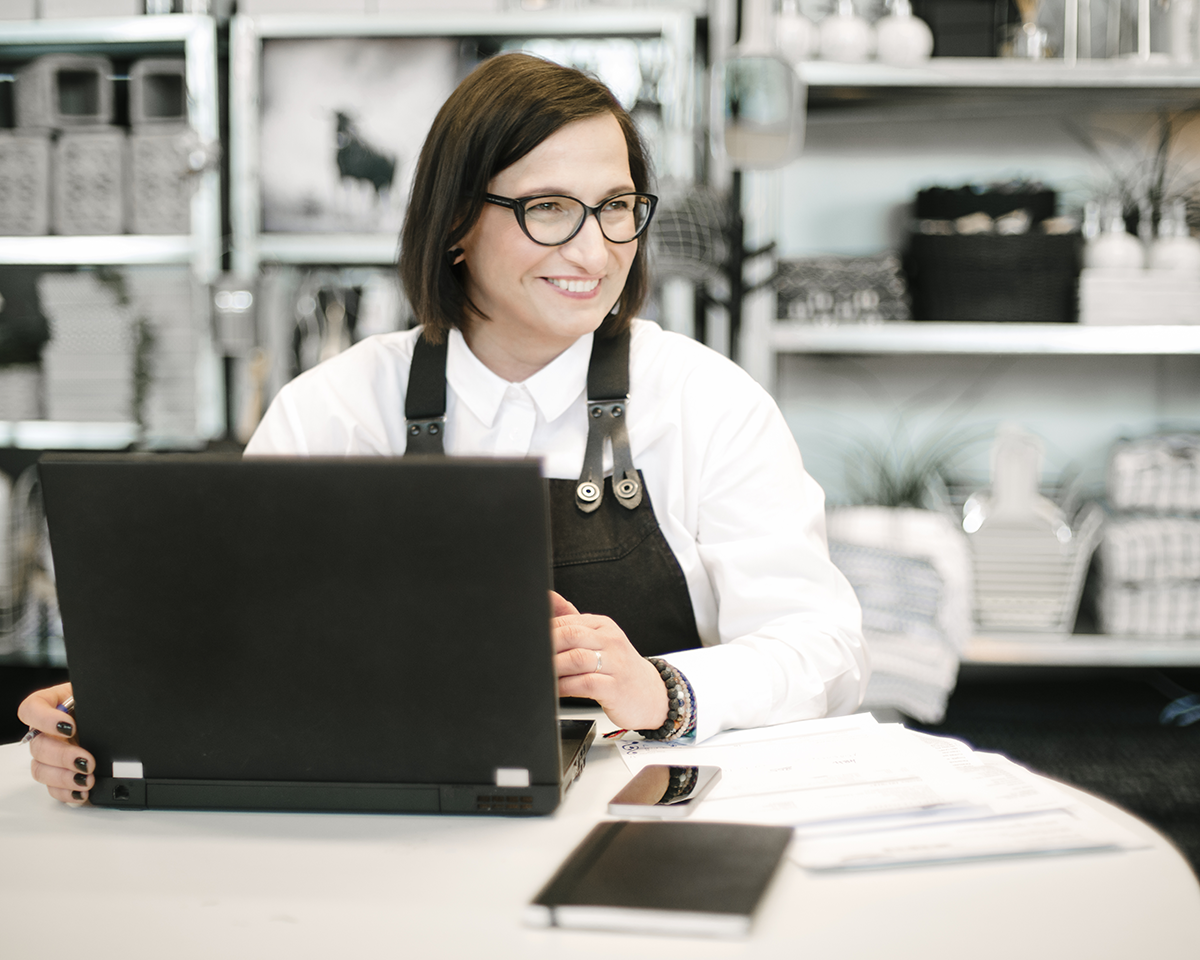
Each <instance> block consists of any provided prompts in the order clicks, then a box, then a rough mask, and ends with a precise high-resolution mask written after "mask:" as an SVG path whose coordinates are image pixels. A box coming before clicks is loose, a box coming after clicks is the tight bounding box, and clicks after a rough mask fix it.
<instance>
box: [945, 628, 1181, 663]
mask: <svg viewBox="0 0 1200 960" xmlns="http://www.w3.org/2000/svg"><path fill="white" fill-rule="evenodd" d="M963 663H970V664H987V665H991V666H1031V667H1032V666H1038V667H1200V637H1194V638H1187V637H1183V638H1174V637H1170V638H1166V637H1110V636H1101V635H1085V634H1036V633H1011V634H1000V633H997V634H990V635H987V636H978V637H972V638H971V639H970V640H969V641H968V643H967V649H966V650H965V652H964V653H963Z"/></svg>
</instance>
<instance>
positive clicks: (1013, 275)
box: [905, 233, 1081, 323]
mask: <svg viewBox="0 0 1200 960" xmlns="http://www.w3.org/2000/svg"><path fill="white" fill-rule="evenodd" d="M1080 255H1081V242H1080V239H1079V237H1078V236H1077V235H1074V234H1071V235H1065V236H1047V235H1045V234H1040V233H1037V234H1023V235H1021V236H1015V237H1003V236H996V235H995V234H976V235H974V236H941V235H926V234H914V235H913V236H912V238H911V240H910V243H909V249H908V256H907V257H906V258H905V270H906V272H907V274H908V281H909V291H910V293H911V294H912V311H913V319H914V320H942V321H952V322H953V321H973V320H987V321H1012V322H1017V323H1070V322H1072V321H1074V320H1076V319H1077V316H1078V297H1077V294H1076V285H1077V282H1078V278H1079V266H1080Z"/></svg>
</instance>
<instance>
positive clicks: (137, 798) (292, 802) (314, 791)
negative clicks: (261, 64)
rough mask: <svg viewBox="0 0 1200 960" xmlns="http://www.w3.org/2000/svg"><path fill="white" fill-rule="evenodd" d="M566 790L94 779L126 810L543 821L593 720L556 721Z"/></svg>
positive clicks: (577, 768) (570, 775)
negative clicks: (460, 816) (421, 815)
mask: <svg viewBox="0 0 1200 960" xmlns="http://www.w3.org/2000/svg"><path fill="white" fill-rule="evenodd" d="M559 729H560V731H561V733H562V741H563V744H562V745H563V763H564V771H563V777H562V786H561V788H560V787H559V785H558V784H531V785H530V786H528V787H497V786H495V785H493V784H440V785H425V784H399V783H314V782H304V781H281V780H172V779H155V778H144V779H143V778H138V779H131V778H128V777H97V778H96V784H95V786H94V787H93V788H92V790H91V793H90V800H91V802H92V804H93V805H95V806H99V807H116V808H124V809H127V810H137V809H142V810H145V809H148V808H149V809H156V810H273V811H282V812H289V811H290V812H295V813H301V812H329V811H336V812H339V813H441V814H491V815H496V814H500V815H503V816H539V815H544V814H547V813H551V812H553V811H554V809H555V808H556V807H557V806H558V804H559V801H560V800H561V799H562V796H563V795H564V794H565V793H566V791H567V789H568V788H569V787H570V785H571V784H572V783H574V782H575V780H576V779H578V777H579V775H580V773H582V772H583V767H584V764H585V763H586V762H587V752H588V748H589V747H590V746H591V744H592V741H593V740H594V739H595V736H596V723H595V721H593V720H566V719H560V720H559Z"/></svg>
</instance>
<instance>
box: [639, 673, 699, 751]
mask: <svg viewBox="0 0 1200 960" xmlns="http://www.w3.org/2000/svg"><path fill="white" fill-rule="evenodd" d="M646 659H647V660H649V661H650V663H652V664H653V665H654V669H655V670H657V671H658V675H659V676H660V677H662V681H663V683H664V684H665V685H666V688H667V719H666V721H665V722H664V723H663V725H662V726H661V727H659V728H658V729H657V730H638V731H637V732H638V733H639V734H641V735H642V736H643V737H645V738H646V739H647V740H674V739H677V738H678V737H686V736H687V735H688V734H690V733H692V732H694V731H695V729H696V702H695V696H694V694H693V693H692V685H691V684H690V683H688V682H687V677H685V676H684V675H683V674H682V673H680V672H679V671H678V670H676V669H675V668H674V667H673V666H671V665H670V664H669V663H667V661H666V660H663V659H660V658H659V657H647V658H646Z"/></svg>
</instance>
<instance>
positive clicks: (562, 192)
mask: <svg viewBox="0 0 1200 960" xmlns="http://www.w3.org/2000/svg"><path fill="white" fill-rule="evenodd" d="M636 190H637V188H636V187H635V186H634V185H633V184H632V183H623V184H621V185H620V186H616V187H609V188H608V190H607V191H605V192H603V193H602V194H601V196H600V199H601V200H607V199H608V198H609V197H615V196H617V195H618V194H622V193H634V192H636ZM514 196H517V197H574V196H575V194H574V193H573V192H572V191H571V190H569V189H566V188H564V187H536V188H532V189H529V190H522V191H521V192H520V193H516V194H514ZM578 199H582V198H578Z"/></svg>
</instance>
